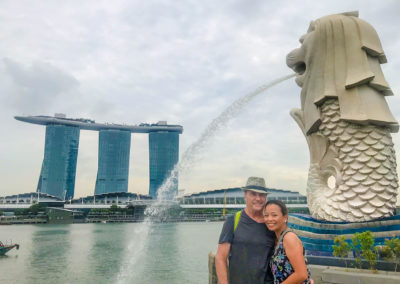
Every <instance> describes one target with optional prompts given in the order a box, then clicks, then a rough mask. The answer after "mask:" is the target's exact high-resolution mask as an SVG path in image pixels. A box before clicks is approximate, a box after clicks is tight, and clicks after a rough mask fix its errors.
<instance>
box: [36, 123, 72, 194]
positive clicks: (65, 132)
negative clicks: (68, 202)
mask: <svg viewBox="0 0 400 284" xmlns="http://www.w3.org/2000/svg"><path fill="white" fill-rule="evenodd" d="M78 147H79V128H78V127H74V126H67V125H47V126H46V140H45V146H44V158H43V163H42V170H41V172H40V176H39V182H38V186H37V191H38V192H41V193H46V194H49V195H52V196H55V197H58V198H60V199H70V198H72V197H73V196H74V189H75V173H76V162H77V159H78Z"/></svg>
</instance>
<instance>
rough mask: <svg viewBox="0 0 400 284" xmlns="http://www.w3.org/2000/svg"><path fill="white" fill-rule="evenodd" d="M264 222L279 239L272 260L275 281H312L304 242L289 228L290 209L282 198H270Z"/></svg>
mask: <svg viewBox="0 0 400 284" xmlns="http://www.w3.org/2000/svg"><path fill="white" fill-rule="evenodd" d="M264 222H265V224H266V225H267V227H268V229H269V230H271V231H273V232H274V233H275V235H276V240H277V241H276V246H275V250H274V254H273V255H272V257H271V262H270V266H271V271H272V274H273V275H274V283H275V284H280V283H282V284H290V283H293V284H300V283H306V284H308V283H310V273H309V271H308V269H307V266H306V261H305V259H304V248H303V244H302V243H301V241H300V239H299V238H298V237H297V235H296V234H295V233H293V232H292V231H290V230H289V229H288V228H287V222H288V210H287V208H286V206H285V204H284V203H283V202H282V201H280V200H269V201H268V202H267V204H266V205H265V208H264Z"/></svg>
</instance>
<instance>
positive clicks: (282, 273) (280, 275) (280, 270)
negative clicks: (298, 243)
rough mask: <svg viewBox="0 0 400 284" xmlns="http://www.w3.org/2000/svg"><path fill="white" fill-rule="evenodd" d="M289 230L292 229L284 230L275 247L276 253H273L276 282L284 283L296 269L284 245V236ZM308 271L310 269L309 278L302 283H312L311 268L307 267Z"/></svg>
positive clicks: (273, 270) (278, 283) (275, 283)
mask: <svg viewBox="0 0 400 284" xmlns="http://www.w3.org/2000/svg"><path fill="white" fill-rule="evenodd" d="M288 232H291V231H290V230H285V231H284V232H282V234H281V236H280V238H279V241H278V244H277V245H276V247H275V251H274V254H273V255H272V257H271V260H270V266H271V271H272V275H273V276H274V284H280V283H282V282H283V281H285V280H286V279H287V278H288V277H289V276H290V275H291V274H292V273H293V272H294V269H293V267H292V265H291V264H290V261H289V258H288V257H287V255H286V252H285V248H284V247H283V238H284V237H285V235H286V233H288ZM303 255H304V247H303ZM304 259H305V258H304ZM306 264H307V260H306ZM307 271H308V277H307V280H306V281H304V282H303V283H302V284H309V283H310V270H309V269H308V268H307Z"/></svg>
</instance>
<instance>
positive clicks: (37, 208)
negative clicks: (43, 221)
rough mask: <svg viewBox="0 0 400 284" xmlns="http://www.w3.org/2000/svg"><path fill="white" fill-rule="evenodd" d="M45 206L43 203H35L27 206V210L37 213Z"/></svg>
mask: <svg viewBox="0 0 400 284" xmlns="http://www.w3.org/2000/svg"><path fill="white" fill-rule="evenodd" d="M45 208H46V207H45V206H44V205H42V204H40V203H36V204H33V205H32V206H31V207H29V212H31V213H32V214H33V215H37V214H38V213H39V212H40V211H43V210H45Z"/></svg>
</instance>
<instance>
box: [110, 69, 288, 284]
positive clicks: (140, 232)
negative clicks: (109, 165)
mask: <svg viewBox="0 0 400 284" xmlns="http://www.w3.org/2000/svg"><path fill="white" fill-rule="evenodd" d="M295 75H296V74H291V75H287V76H284V77H282V78H279V79H276V80H274V81H272V82H270V83H268V84H265V85H262V86H260V87H258V88H257V89H255V90H254V91H253V92H251V93H249V94H247V95H245V96H244V97H241V98H239V99H237V100H236V101H234V102H233V103H232V104H231V105H230V106H228V107H227V108H226V109H225V110H224V111H223V112H222V113H221V114H220V115H219V116H218V117H216V118H214V119H213V121H211V123H210V124H209V125H208V126H207V127H206V129H205V130H204V131H203V133H202V134H201V135H200V137H199V139H197V140H196V141H195V142H194V143H193V144H191V145H190V146H189V147H188V148H187V149H186V151H185V152H184V153H183V155H182V158H181V160H180V161H179V163H178V164H177V165H176V166H175V167H174V169H173V170H172V171H171V174H170V176H169V177H168V178H167V179H166V180H165V181H164V183H163V184H162V185H161V186H160V188H159V189H158V191H157V192H158V195H157V200H156V202H154V203H153V204H152V205H151V206H149V207H148V208H147V209H146V211H145V214H146V216H147V217H146V218H145V220H144V222H143V223H141V224H140V225H139V226H138V228H137V229H136V230H135V231H134V232H133V234H132V236H133V237H136V238H135V240H134V241H132V242H131V244H130V245H129V246H128V253H127V256H128V258H129V259H128V260H127V261H125V265H124V266H123V267H122V269H121V271H120V273H119V275H118V279H117V280H118V283H127V282H130V281H132V280H134V279H135V276H136V275H138V274H140V271H138V269H137V267H136V264H137V263H138V261H139V260H140V259H141V257H142V255H143V253H144V251H145V249H146V240H147V236H148V234H149V233H150V232H151V224H152V220H154V219H156V220H162V218H163V217H165V216H164V214H165V213H166V212H167V209H168V208H169V205H170V204H171V203H170V202H168V199H170V198H171V189H172V188H174V185H175V184H176V182H177V180H178V173H179V172H181V173H182V172H183V171H188V170H189V169H190V168H191V167H192V166H193V164H194V163H195V161H196V157H197V156H198V155H199V153H200V152H201V151H202V150H203V149H204V147H205V146H206V145H207V142H209V140H210V139H211V138H212V137H213V136H214V135H215V134H216V133H217V132H218V131H219V130H220V129H221V128H222V127H224V126H225V125H226V124H227V123H228V122H229V121H230V120H231V119H233V118H235V117H236V116H237V115H238V114H239V113H240V111H241V110H242V109H243V108H244V107H245V106H246V105H247V104H248V103H249V102H250V101H251V100H253V99H254V98H255V97H257V96H258V95H260V94H261V93H263V92H264V91H266V90H267V89H269V88H271V87H273V86H275V85H277V84H279V83H281V82H283V81H285V80H288V79H290V78H292V77H294V76H295Z"/></svg>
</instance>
